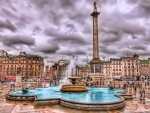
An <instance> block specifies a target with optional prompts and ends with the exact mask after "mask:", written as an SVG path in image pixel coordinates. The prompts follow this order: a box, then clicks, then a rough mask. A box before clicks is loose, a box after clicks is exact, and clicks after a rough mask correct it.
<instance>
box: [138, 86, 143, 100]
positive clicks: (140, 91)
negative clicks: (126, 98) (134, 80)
mask: <svg viewBox="0 0 150 113" xmlns="http://www.w3.org/2000/svg"><path fill="white" fill-rule="evenodd" d="M139 93H140V99H142V96H143V95H142V94H143V93H142V88H140V89H139Z"/></svg>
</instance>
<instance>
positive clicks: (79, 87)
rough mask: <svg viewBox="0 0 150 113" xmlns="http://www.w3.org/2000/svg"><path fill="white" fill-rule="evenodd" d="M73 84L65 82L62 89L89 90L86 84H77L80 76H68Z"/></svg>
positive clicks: (69, 90) (73, 90) (71, 90)
mask: <svg viewBox="0 0 150 113" xmlns="http://www.w3.org/2000/svg"><path fill="white" fill-rule="evenodd" d="M68 79H69V80H70V82H71V83H72V84H63V85H62V87H61V91H68V92H81V91H87V90H88V89H87V88H86V85H85V84H77V83H78V80H79V79H80V78H79V77H69V78H68Z"/></svg>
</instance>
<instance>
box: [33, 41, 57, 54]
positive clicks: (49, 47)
mask: <svg viewBox="0 0 150 113" xmlns="http://www.w3.org/2000/svg"><path fill="white" fill-rule="evenodd" d="M31 49H32V50H33V51H37V52H42V53H46V54H53V53H56V51H57V50H59V45H58V43H56V42H55V41H52V40H51V42H49V43H48V44H45V45H44V44H43V45H38V46H37V45H36V46H35V47H32V48H31Z"/></svg>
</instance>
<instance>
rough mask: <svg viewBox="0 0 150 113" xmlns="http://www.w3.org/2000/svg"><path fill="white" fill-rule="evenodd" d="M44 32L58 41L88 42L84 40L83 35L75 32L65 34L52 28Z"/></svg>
mask: <svg viewBox="0 0 150 113" xmlns="http://www.w3.org/2000/svg"><path fill="white" fill-rule="evenodd" d="M44 34H46V35H47V36H51V37H53V39H54V40H55V41H56V42H58V43H72V44H89V42H88V41H87V40H85V39H84V37H82V36H80V35H77V34H65V33H61V32H60V31H58V30H52V29H49V30H45V31H44Z"/></svg>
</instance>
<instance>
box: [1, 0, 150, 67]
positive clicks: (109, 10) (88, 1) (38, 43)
mask: <svg viewBox="0 0 150 113" xmlns="http://www.w3.org/2000/svg"><path fill="white" fill-rule="evenodd" d="M95 1H96V3H97V9H98V11H100V15H99V18H98V21H99V24H98V26H99V51H100V59H103V56H105V60H108V58H119V57H121V56H127V54H128V56H130V55H133V54H134V53H137V54H139V55H140V58H141V59H147V58H148V57H150V45H149V43H150V0H95ZM93 2H94V1H93V0H0V49H2V50H5V51H7V52H8V53H10V54H16V55H17V54H19V52H20V51H25V52H27V53H28V54H34V55H40V56H42V57H43V58H45V62H46V63H48V62H49V63H50V61H55V62H57V61H58V60H59V59H70V57H71V55H72V54H76V56H77V57H78V60H77V63H78V64H79V65H83V64H85V62H86V61H87V55H88V56H89V57H88V58H89V60H91V59H92V38H93V35H92V26H93V25H92V24H93V23H92V17H91V16H90V13H91V12H92V10H93Z"/></svg>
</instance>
